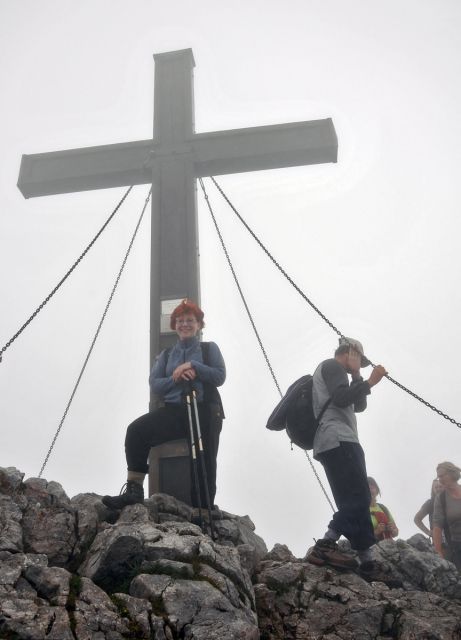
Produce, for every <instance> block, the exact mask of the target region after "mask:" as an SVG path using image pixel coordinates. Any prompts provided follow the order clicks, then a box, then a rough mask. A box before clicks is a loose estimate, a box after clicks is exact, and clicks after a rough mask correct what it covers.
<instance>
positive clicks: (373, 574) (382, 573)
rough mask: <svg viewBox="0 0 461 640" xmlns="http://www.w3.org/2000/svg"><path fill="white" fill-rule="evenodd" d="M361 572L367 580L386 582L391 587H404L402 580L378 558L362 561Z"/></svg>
mask: <svg viewBox="0 0 461 640" xmlns="http://www.w3.org/2000/svg"><path fill="white" fill-rule="evenodd" d="M359 574H360V576H361V577H362V578H363V579H364V580H366V581H367V582H384V584H386V585H387V586H388V587H389V588H390V589H398V588H399V587H403V584H402V581H401V580H399V579H398V578H396V577H395V576H394V575H393V574H392V572H391V570H390V569H387V568H386V567H385V566H384V565H383V564H381V562H377V561H376V560H369V561H367V562H362V564H361V565H360V567H359Z"/></svg>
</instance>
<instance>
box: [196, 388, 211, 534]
mask: <svg viewBox="0 0 461 640" xmlns="http://www.w3.org/2000/svg"><path fill="white" fill-rule="evenodd" d="M192 401H193V404H194V414H195V426H196V428H197V438H198V450H199V458H200V466H201V469H202V480H203V486H204V490H205V499H206V505H207V508H208V517H209V518H210V531H211V537H212V538H213V540H215V539H216V537H215V530H214V524H213V518H212V515H211V502H210V490H209V488H208V475H207V472H206V464H205V451H204V450H203V442H202V433H201V430H200V420H199V417H198V407H197V394H196V392H195V389H192Z"/></svg>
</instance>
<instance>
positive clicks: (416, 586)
mask: <svg viewBox="0 0 461 640" xmlns="http://www.w3.org/2000/svg"><path fill="white" fill-rule="evenodd" d="M196 516H197V514H196V512H194V511H193V510H192V509H191V508H190V507H189V506H188V505H186V504H184V503H182V502H179V501H177V500H175V499H174V498H171V497H170V496H166V495H164V494H156V495H153V496H151V497H150V498H149V499H148V500H145V502H144V504H143V505H142V504H136V505H132V506H129V507H126V508H125V509H124V510H123V511H122V512H121V513H115V512H111V511H109V510H108V509H107V508H106V507H105V506H104V505H103V504H102V502H101V497H100V496H98V495H95V494H80V495H78V496H75V497H74V498H72V499H70V498H69V497H68V496H67V495H66V493H65V491H64V490H63V488H62V487H61V485H59V484H58V483H57V482H48V481H46V480H43V479H37V478H29V479H27V480H24V474H22V473H21V472H20V471H18V470H17V469H15V468H13V467H8V468H0V638H8V639H9V640H42V639H47V640H93V639H94V640H105V639H107V640H119V639H122V638H135V639H139V640H141V639H144V638H146V639H149V640H176V639H184V640H187V639H196V640H218V639H219V640H240V639H241V640H304V639H306V640H308V639H309V640H349V639H350V640H371V639H372V638H373V639H383V640H384V639H385V638H402V639H404V640H416V639H419V638H421V639H425V640H448V639H450V640H451V639H461V580H460V575H459V574H458V572H457V571H456V568H455V567H454V565H452V564H450V563H449V562H446V561H445V560H442V559H441V558H439V557H438V556H437V555H436V554H435V553H434V551H433V549H432V547H431V545H430V543H429V541H428V540H427V539H425V538H424V537H423V536H422V535H419V534H418V535H415V536H413V538H411V539H409V540H407V541H406V542H405V541H403V540H397V541H393V540H386V541H384V542H382V543H380V544H378V545H376V547H374V554H375V557H376V559H379V560H380V561H381V562H382V563H383V565H384V566H385V567H386V568H387V570H388V572H389V575H392V577H393V581H394V583H395V584H398V585H399V587H398V588H390V587H389V586H387V585H386V584H384V583H382V582H373V583H371V584H369V583H368V582H365V581H364V580H363V579H362V578H361V577H360V576H359V575H358V574H357V573H354V572H339V571H336V570H334V569H332V568H328V567H317V566H312V565H310V564H308V563H307V562H305V561H303V560H302V559H300V558H296V557H294V556H293V555H292V553H291V552H290V550H289V549H288V548H287V547H286V546H284V545H275V547H274V548H273V549H272V550H271V551H269V552H268V551H267V548H266V545H265V543H264V541H263V540H262V539H261V538H260V537H259V536H258V535H257V534H256V533H255V527H254V525H253V523H252V521H251V520H250V518H249V517H248V516H243V517H241V516H237V515H233V514H230V513H227V512H225V511H219V510H217V511H214V512H213V516H214V519H213V523H214V531H215V539H212V537H211V536H210V531H209V523H208V525H207V523H206V522H205V523H204V527H203V528H204V529H205V530H206V531H207V532H206V533H204V532H203V531H202V529H201V528H200V527H199V526H198V525H197V524H196Z"/></svg>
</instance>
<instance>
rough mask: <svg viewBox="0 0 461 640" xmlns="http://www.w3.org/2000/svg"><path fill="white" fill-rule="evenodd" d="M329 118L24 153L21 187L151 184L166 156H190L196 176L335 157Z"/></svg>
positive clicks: (38, 192)
mask: <svg viewBox="0 0 461 640" xmlns="http://www.w3.org/2000/svg"><path fill="white" fill-rule="evenodd" d="M337 153H338V140H337V137H336V132H335V129H334V126H333V122H332V120H331V119H330V118H327V119H325V120H311V121H308V122H294V123H289V124H282V125H271V126H265V127H251V128H247V129H231V130H229V131H216V132H210V133H198V134H194V135H193V136H192V137H191V138H189V139H186V140H185V141H184V142H183V143H171V144H163V145H160V144H158V143H154V142H153V141H152V140H138V141H137V142H126V143H121V144H110V145H104V146H99V147H85V148H83V149H69V150H66V151H52V152H50V153H37V154H31V155H23V157H22V161H21V170H20V173H19V180H18V187H19V189H20V191H21V193H22V194H23V196H24V197H25V198H31V197H35V196H45V195H53V194H56V193H71V192H76V191H89V190H92V189H107V188H110V187H123V186H128V185H132V184H148V183H150V182H151V181H152V168H153V167H154V166H155V163H156V162H158V161H161V159H162V158H168V157H169V158H178V159H179V158H181V157H183V158H184V159H186V158H188V159H189V158H190V159H192V160H193V162H194V167H195V176H196V177H199V176H209V175H223V174H226V173H243V172H245V171H258V170H261V169H276V168H282V167H293V166H296V165H307V164H317V163H323V162H336V160H337Z"/></svg>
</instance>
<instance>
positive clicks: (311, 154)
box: [18, 49, 338, 363]
mask: <svg viewBox="0 0 461 640" xmlns="http://www.w3.org/2000/svg"><path fill="white" fill-rule="evenodd" d="M154 60H155V83H154V133H153V139H152V140H139V141H136V142H125V143H121V144H110V145H103V146H97V147H85V148H81V149H69V150H66V151H54V152H48V153H38V154H33V155H23V157H22V161H21V169H20V174H19V180H18V187H19V189H20V191H21V193H22V194H23V195H24V197H26V198H31V197H35V196H46V195H53V194H57V193H72V192H76V191H88V190H91V189H107V188H111V187H122V186H129V185H137V184H149V183H151V184H152V225H151V299H150V356H151V360H150V361H151V363H152V362H153V360H154V358H155V356H156V355H157V354H158V353H159V351H160V350H161V349H162V348H164V347H165V346H167V345H168V344H171V340H172V335H171V331H170V329H169V328H167V327H166V326H165V323H164V322H163V323H162V310H163V317H164V318H165V317H166V315H167V311H165V309H167V308H168V302H169V301H170V302H179V301H180V300H182V299H183V298H191V299H192V300H195V301H197V303H198V304H200V284H199V283H200V279H199V258H198V255H199V254H198V230H197V227H198V224H197V185H196V180H197V178H199V177H205V176H215V175H223V174H230V173H242V172H246V171H258V170H262V169H276V168H282V167H292V166H299V165H308V164H319V163H326V162H336V161H337V151H338V141H337V137H336V133H335V129H334V126H333V122H332V120H331V118H326V119H324V120H311V121H307V122H293V123H288V124H279V125H270V126H261V127H251V128H244V129H231V130H226V131H212V132H208V133H195V127H194V99H193V95H194V91H193V88H194V87H193V68H194V66H195V63H194V57H193V54H192V50H191V49H183V50H180V51H170V52H166V53H158V54H155V55H154ZM177 256H181V260H177V259H176V258H177Z"/></svg>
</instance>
